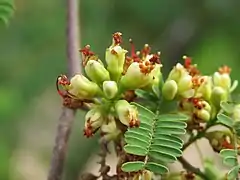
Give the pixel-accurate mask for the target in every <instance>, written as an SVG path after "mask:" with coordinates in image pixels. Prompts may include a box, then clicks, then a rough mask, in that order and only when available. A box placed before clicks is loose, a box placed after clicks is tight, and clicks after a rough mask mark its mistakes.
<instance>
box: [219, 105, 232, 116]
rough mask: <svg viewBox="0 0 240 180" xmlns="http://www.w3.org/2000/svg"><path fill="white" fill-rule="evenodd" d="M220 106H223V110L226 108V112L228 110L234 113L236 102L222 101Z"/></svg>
mask: <svg viewBox="0 0 240 180" xmlns="http://www.w3.org/2000/svg"><path fill="white" fill-rule="evenodd" d="M220 106H221V108H222V110H224V111H225V112H227V113H229V114H231V113H233V110H234V104H232V103H227V102H221V104H220Z"/></svg>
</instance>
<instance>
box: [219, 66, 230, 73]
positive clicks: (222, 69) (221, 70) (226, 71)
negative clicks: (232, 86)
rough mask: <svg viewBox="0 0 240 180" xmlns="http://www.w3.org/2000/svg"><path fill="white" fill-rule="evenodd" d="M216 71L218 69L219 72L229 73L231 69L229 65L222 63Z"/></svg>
mask: <svg viewBox="0 0 240 180" xmlns="http://www.w3.org/2000/svg"><path fill="white" fill-rule="evenodd" d="M218 71H219V73H220V74H230V73H231V71H232V69H231V68H230V67H228V66H226V65H224V66H222V67H220V68H219V69H218Z"/></svg>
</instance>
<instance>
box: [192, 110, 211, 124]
mask: <svg viewBox="0 0 240 180" xmlns="http://www.w3.org/2000/svg"><path fill="white" fill-rule="evenodd" d="M194 114H195V116H196V117H197V118H198V119H201V120H203V121H204V122H206V121H208V120H210V117H211V115H210V113H209V112H208V111H207V110H205V109H201V110H196V111H195V112H194Z"/></svg>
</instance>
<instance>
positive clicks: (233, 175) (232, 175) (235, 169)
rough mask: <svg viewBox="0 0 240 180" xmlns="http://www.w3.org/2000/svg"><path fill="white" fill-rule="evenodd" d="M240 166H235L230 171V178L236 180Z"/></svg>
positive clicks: (228, 174) (228, 176)
mask: <svg viewBox="0 0 240 180" xmlns="http://www.w3.org/2000/svg"><path fill="white" fill-rule="evenodd" d="M238 171H239V166H234V167H233V168H232V169H231V170H230V171H229V172H228V173H227V178H228V180H235V179H236V178H237V177H238Z"/></svg>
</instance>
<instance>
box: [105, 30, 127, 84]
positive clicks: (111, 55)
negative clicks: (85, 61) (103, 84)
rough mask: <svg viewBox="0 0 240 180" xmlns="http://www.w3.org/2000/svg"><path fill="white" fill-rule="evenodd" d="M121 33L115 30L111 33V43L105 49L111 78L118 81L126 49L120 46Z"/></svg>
mask: <svg viewBox="0 0 240 180" xmlns="http://www.w3.org/2000/svg"><path fill="white" fill-rule="evenodd" d="M121 41H122V34H121V33H119V32H117V33H114V34H113V43H112V45H111V46H110V47H109V48H107V50H106V54H105V56H106V62H107V69H108V71H109V72H110V75H111V79H113V80H115V81H118V80H119V78H120V76H121V74H122V72H123V66H124V62H125V55H126V53H127V51H126V50H125V49H123V48H122V47H121V46H120V43H121Z"/></svg>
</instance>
